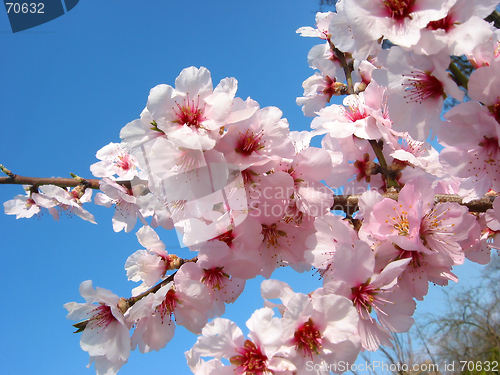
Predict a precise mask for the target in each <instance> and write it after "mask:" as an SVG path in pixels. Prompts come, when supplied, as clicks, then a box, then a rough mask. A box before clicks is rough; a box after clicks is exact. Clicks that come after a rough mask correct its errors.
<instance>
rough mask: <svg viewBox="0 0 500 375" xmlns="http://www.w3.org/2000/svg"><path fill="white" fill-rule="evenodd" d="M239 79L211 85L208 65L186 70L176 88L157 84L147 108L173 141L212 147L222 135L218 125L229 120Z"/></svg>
mask: <svg viewBox="0 0 500 375" xmlns="http://www.w3.org/2000/svg"><path fill="white" fill-rule="evenodd" d="M236 90H237V81H236V80H235V79H234V78H226V79H224V80H222V81H221V82H220V84H219V85H218V86H217V87H216V88H215V90H214V89H213V88H212V78H211V76H210V72H209V71H208V70H207V69H206V68H203V67H202V68H199V69H198V68H195V67H190V68H186V69H184V70H183V71H182V72H181V73H180V75H179V76H178V77H177V78H176V80H175V89H174V88H173V87H172V86H169V85H158V86H156V87H155V88H153V89H152V90H151V92H150V95H149V99H148V104H147V109H148V111H149V112H150V113H151V115H152V117H153V119H154V120H155V124H156V125H155V126H156V127H157V128H158V129H159V130H161V131H162V132H164V133H165V134H167V135H168V137H169V139H170V140H171V141H173V142H174V143H176V144H177V143H179V144H180V145H182V146H184V147H187V148H194V149H202V150H209V149H211V148H213V147H214V146H215V142H216V140H217V139H218V138H219V137H220V135H219V128H221V127H223V126H224V125H226V123H227V122H228V121H229V119H230V115H231V112H232V110H231V106H232V102H233V98H234V95H235V93H236Z"/></svg>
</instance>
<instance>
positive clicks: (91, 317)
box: [64, 280, 131, 374]
mask: <svg viewBox="0 0 500 375" xmlns="http://www.w3.org/2000/svg"><path fill="white" fill-rule="evenodd" d="M80 294H81V295H82V297H83V298H85V303H76V302H69V303H67V304H65V305H64V308H65V309H66V310H68V316H67V318H68V319H71V320H77V321H80V320H85V321H86V322H87V323H86V325H85V328H84V329H83V332H82V336H81V338H80V346H81V347H82V349H83V350H84V351H86V352H88V353H89V355H90V360H91V363H92V362H93V361H95V362H96V370H98V374H101V373H102V374H110V373H113V374H115V373H116V372H107V371H108V370H110V371H114V370H116V371H118V369H119V368H120V367H121V365H123V364H124V363H125V362H126V361H127V359H128V357H129V354H130V349H131V347H130V337H129V329H130V326H129V325H128V324H127V322H126V321H125V317H124V315H123V311H124V309H123V306H124V305H123V301H121V299H120V298H119V297H118V296H117V295H115V294H113V293H112V292H110V291H109V290H106V289H103V288H99V287H98V288H96V289H94V288H93V287H92V281H90V280H87V281H84V282H83V283H82V284H81V285H80ZM95 303H97V304H95ZM101 371H102V372H101Z"/></svg>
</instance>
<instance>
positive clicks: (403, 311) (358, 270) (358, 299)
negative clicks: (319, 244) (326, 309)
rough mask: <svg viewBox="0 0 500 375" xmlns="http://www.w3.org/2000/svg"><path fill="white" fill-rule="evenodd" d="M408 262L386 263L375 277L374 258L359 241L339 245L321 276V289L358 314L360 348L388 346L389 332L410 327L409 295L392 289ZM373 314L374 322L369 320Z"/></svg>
mask: <svg viewBox="0 0 500 375" xmlns="http://www.w3.org/2000/svg"><path fill="white" fill-rule="evenodd" d="M409 262H410V260H409V259H404V260H399V261H395V262H392V263H389V264H388V265H387V266H386V267H385V268H384V269H383V270H382V271H381V272H380V273H378V274H375V254H374V252H373V251H372V249H371V248H370V247H369V246H368V245H367V244H366V242H363V241H356V242H355V243H354V245H353V246H351V245H348V244H345V243H344V244H341V245H340V246H339V248H338V249H337V250H336V252H335V255H334V259H333V267H332V269H330V272H328V273H326V274H325V276H324V286H323V287H324V289H325V291H328V292H330V293H335V294H339V295H343V296H345V297H347V298H349V299H350V300H351V301H352V303H353V304H354V307H355V308H356V310H357V312H358V314H359V318H360V319H359V324H358V331H359V335H360V337H361V344H362V346H363V348H365V349H366V350H370V351H375V350H377V349H378V347H379V346H380V345H388V346H391V344H390V341H389V339H390V337H391V336H390V334H389V332H406V331H408V330H409V329H410V327H411V326H412V324H413V318H411V316H412V315H413V312H414V311H415V307H416V305H415V302H414V301H413V299H412V295H410V294H409V293H405V292H403V291H402V290H400V289H398V288H396V287H395V284H396V279H397V278H398V276H399V275H400V274H401V273H402V272H403V271H404V270H405V268H406V266H407V264H408V263H409ZM372 312H375V313H376V315H377V319H378V322H377V321H376V320H375V319H374V318H373V317H372V315H371V313H372Z"/></svg>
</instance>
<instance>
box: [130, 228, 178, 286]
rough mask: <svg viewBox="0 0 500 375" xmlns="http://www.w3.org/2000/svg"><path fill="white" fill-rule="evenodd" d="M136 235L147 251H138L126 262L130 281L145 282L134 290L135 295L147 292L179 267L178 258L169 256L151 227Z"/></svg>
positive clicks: (141, 230)
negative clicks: (166, 274) (169, 271)
mask: <svg viewBox="0 0 500 375" xmlns="http://www.w3.org/2000/svg"><path fill="white" fill-rule="evenodd" d="M136 234H137V238H138V240H139V243H140V244H141V245H142V246H144V247H145V248H146V249H147V250H138V251H136V252H135V253H133V254H132V255H130V256H129V257H128V258H127V261H126V262H125V270H126V271H127V277H128V279H129V280H132V281H135V282H138V281H142V282H143V284H142V285H140V286H138V287H137V288H134V289H133V291H132V294H133V295H137V294H139V293H141V292H144V291H146V290H147V289H149V288H150V287H152V286H153V285H155V284H156V283H157V282H158V280H160V279H161V278H162V277H163V276H165V273H166V272H167V271H168V270H170V269H173V268H175V267H176V266H177V265H178V264H177V263H178V258H177V256H175V255H170V254H168V252H167V251H166V250H165V244H164V243H163V242H162V241H161V240H160V238H159V237H158V235H157V234H156V233H155V231H154V230H153V229H152V228H151V227H149V226H144V227H142V228H141V229H139V231H138V232H137V233H136Z"/></svg>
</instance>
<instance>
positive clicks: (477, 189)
mask: <svg viewBox="0 0 500 375" xmlns="http://www.w3.org/2000/svg"><path fill="white" fill-rule="evenodd" d="M482 69H484V68H482ZM493 108H494V106H493ZM445 117H446V119H447V120H448V122H446V123H445V124H444V125H443V131H442V134H440V137H441V139H442V140H443V142H444V143H445V144H446V145H447V146H449V147H446V148H445V149H444V150H443V151H442V152H441V154H440V156H439V159H440V160H441V162H442V163H443V165H444V166H445V168H446V171H447V172H448V173H449V174H451V175H452V176H456V177H459V178H464V179H465V180H463V181H462V182H461V184H460V187H461V188H462V189H464V190H465V191H469V192H470V194H469V195H468V196H465V197H464V199H465V201H470V200H472V199H475V198H479V197H481V196H483V195H484V194H486V193H487V192H488V190H489V189H493V190H495V191H499V190H500V181H499V180H498V176H499V174H500V167H499V158H500V144H499V139H500V138H499V134H500V124H499V123H498V121H497V120H496V119H495V117H494V116H492V115H491V113H490V111H489V110H488V108H487V107H486V106H482V105H481V104H479V103H477V102H472V101H471V102H467V103H462V104H460V105H457V106H456V107H454V108H452V109H451V110H450V111H448V112H447V113H446V115H445ZM460 195H462V196H463V194H462V193H460Z"/></svg>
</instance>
